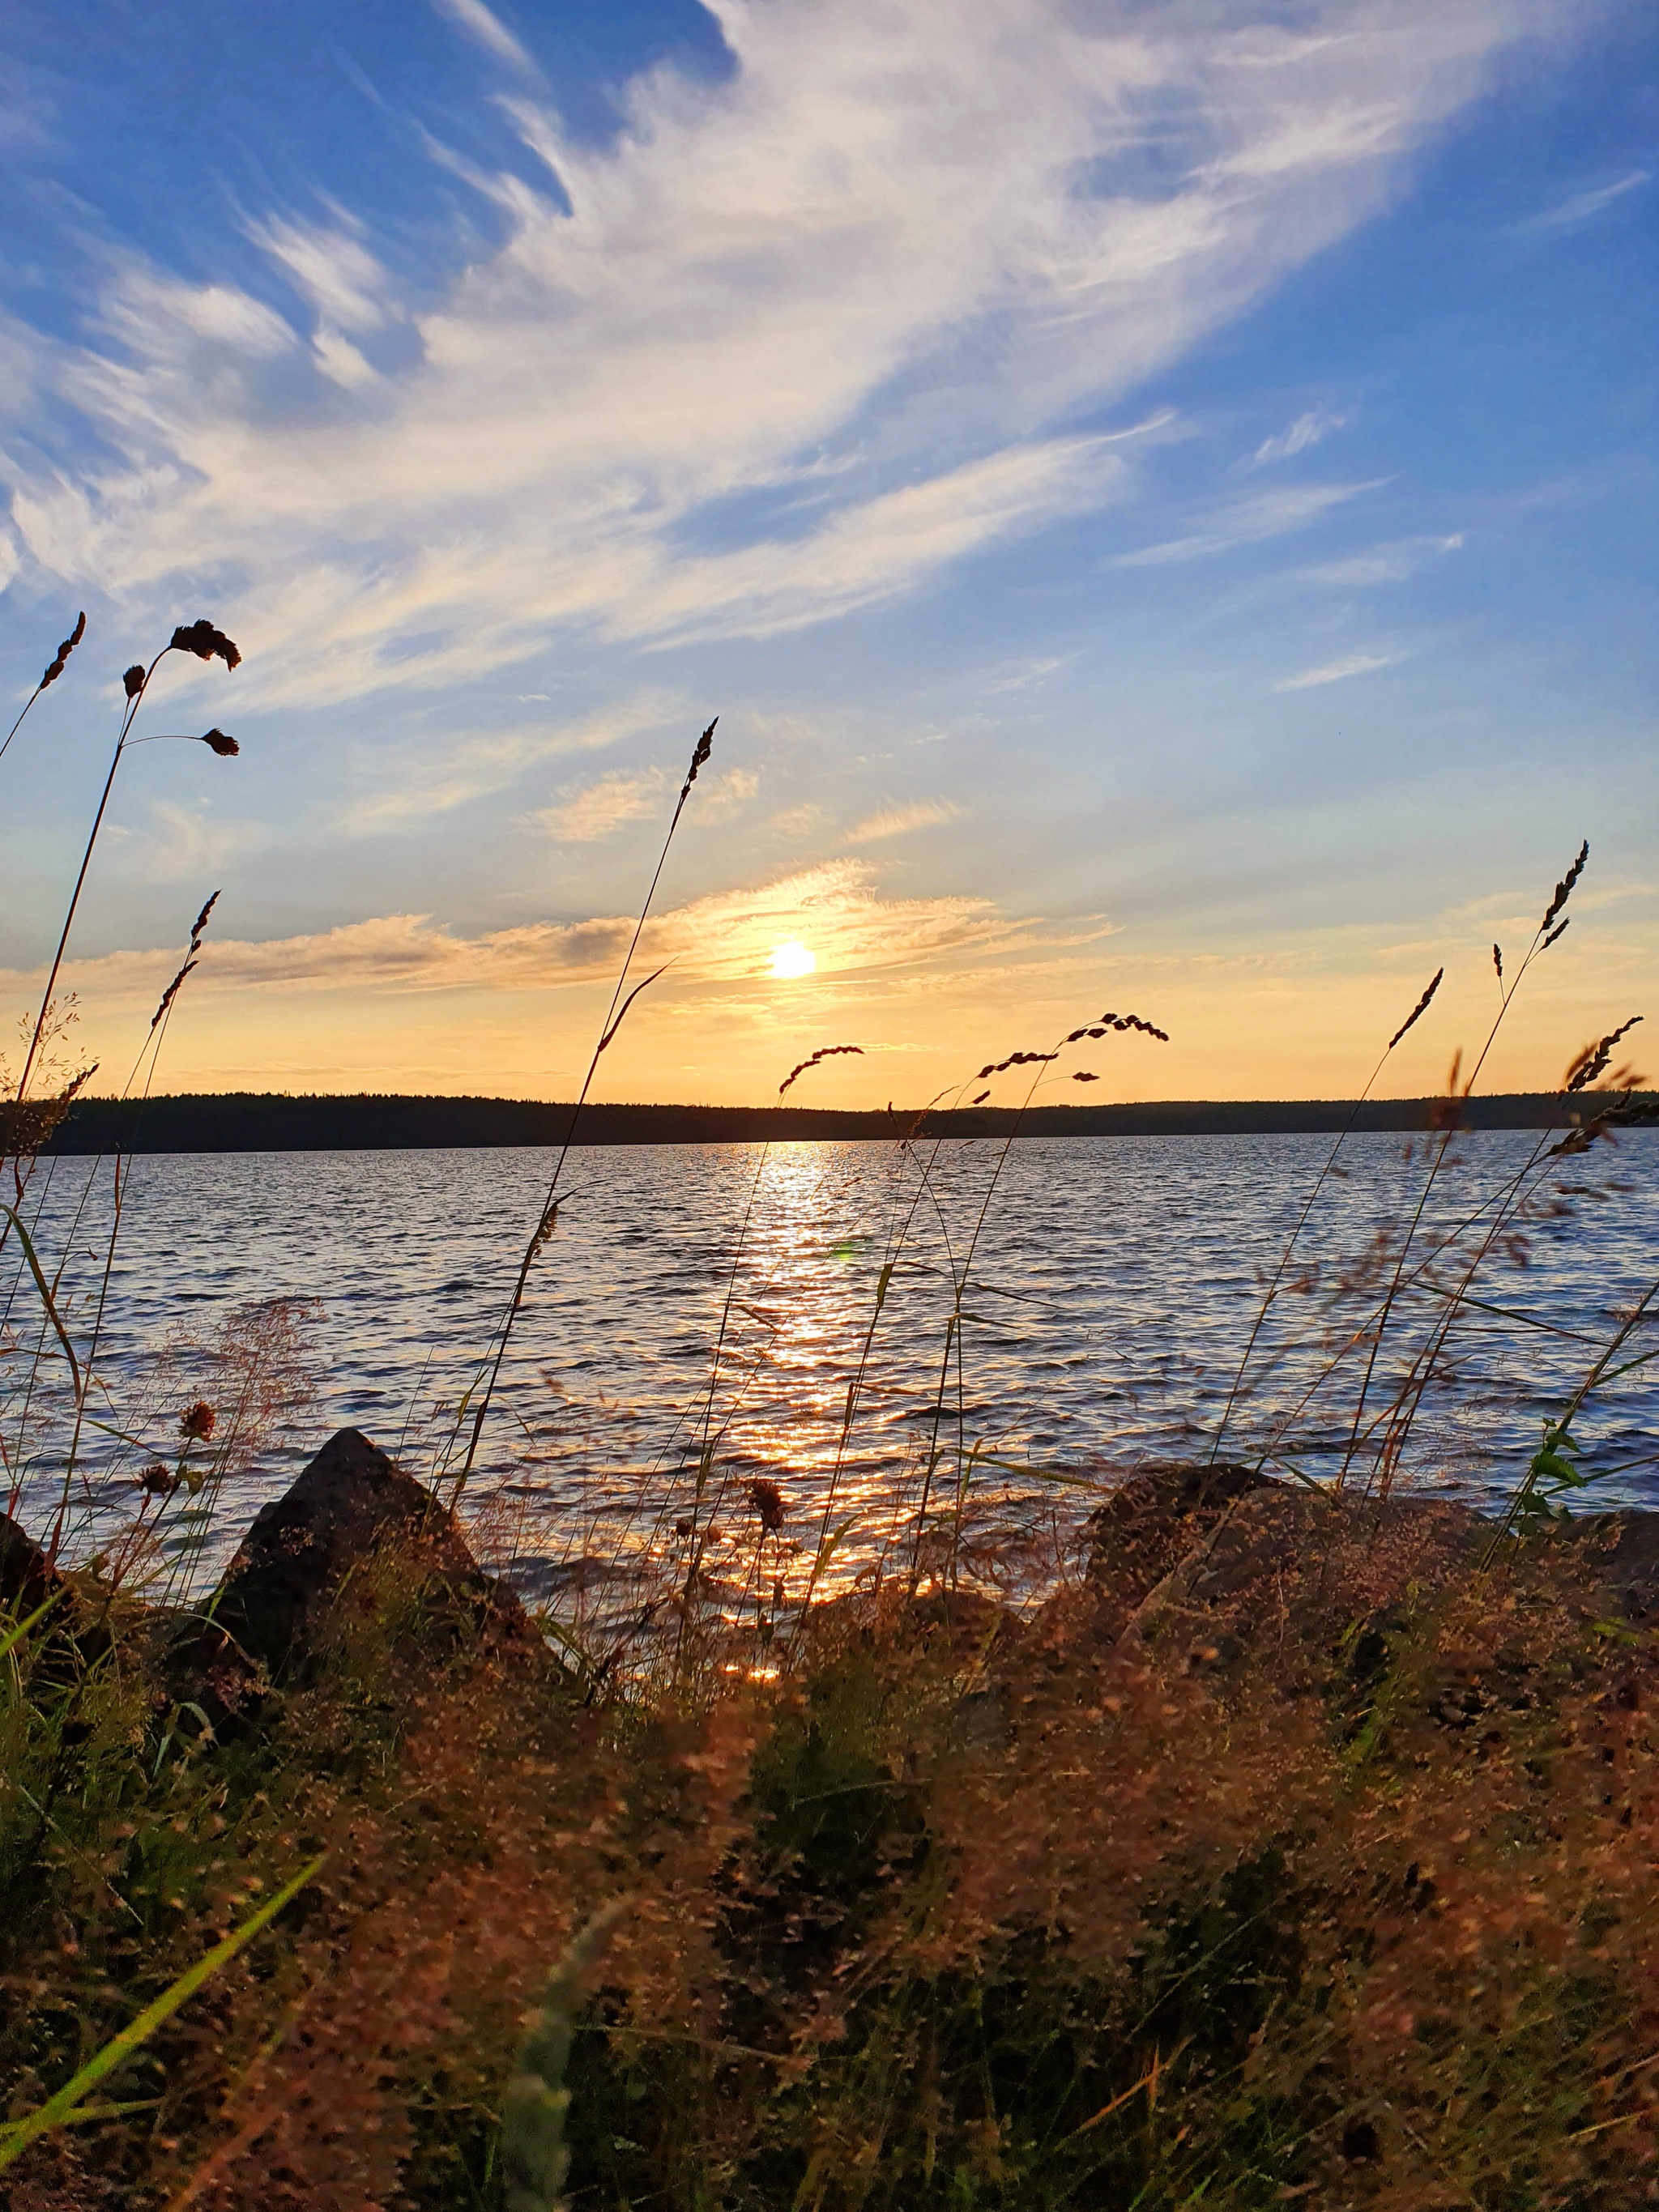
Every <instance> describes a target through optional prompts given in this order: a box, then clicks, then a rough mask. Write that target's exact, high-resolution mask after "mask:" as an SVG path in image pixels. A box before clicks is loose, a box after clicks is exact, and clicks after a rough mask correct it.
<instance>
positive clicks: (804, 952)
mask: <svg viewBox="0 0 1659 2212" xmlns="http://www.w3.org/2000/svg"><path fill="white" fill-rule="evenodd" d="M817 964H818V956H817V953H816V952H814V951H813V950H812V948H811V945H803V944H802V943H801V941H800V939H799V938H798V937H792V938H790V939H787V942H786V943H784V944H782V945H774V946H773V947H772V973H773V974H774V975H780V976H782V977H784V978H785V979H786V980H787V981H793V980H794V978H795V977H796V976H798V975H811V973H812V971H813V970H814V969H816V968H817Z"/></svg>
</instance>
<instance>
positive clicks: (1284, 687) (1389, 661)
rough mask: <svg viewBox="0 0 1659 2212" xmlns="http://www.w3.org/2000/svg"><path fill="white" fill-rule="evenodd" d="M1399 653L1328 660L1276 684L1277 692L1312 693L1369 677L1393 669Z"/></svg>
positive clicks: (1352, 655) (1366, 654)
mask: <svg viewBox="0 0 1659 2212" xmlns="http://www.w3.org/2000/svg"><path fill="white" fill-rule="evenodd" d="M1403 658H1404V656H1403V654H1401V653H1348V654H1346V656H1345V657H1344V658H1343V659H1340V660H1327V661H1325V662H1323V663H1322V665H1320V666H1319V667H1317V668H1304V670H1303V671H1302V673H1301V674H1300V675H1299V676H1287V677H1285V679H1284V681H1283V682H1282V683H1280V684H1274V686H1273V690H1275V691H1312V690H1316V688H1317V687H1318V686H1319V685H1320V684H1340V683H1342V682H1343V681H1345V679H1346V678H1348V677H1350V676H1369V675H1370V673H1371V671H1373V669H1377V668H1392V667H1393V666H1394V665H1395V661H1397V660H1400V659H1403Z"/></svg>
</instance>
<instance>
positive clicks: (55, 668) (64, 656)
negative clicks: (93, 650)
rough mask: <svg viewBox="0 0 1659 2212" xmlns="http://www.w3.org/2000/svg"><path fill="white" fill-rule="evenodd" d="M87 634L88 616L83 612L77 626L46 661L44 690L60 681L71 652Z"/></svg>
mask: <svg viewBox="0 0 1659 2212" xmlns="http://www.w3.org/2000/svg"><path fill="white" fill-rule="evenodd" d="M86 634H87V618H86V616H85V615H84V614H82V616H81V617H80V618H79V619H78V620H77V622H76V625H75V628H74V629H72V630H71V631H70V634H69V635H68V636H67V637H66V638H65V639H64V642H63V643H62V644H61V645H60V646H59V647H58V650H57V652H56V653H54V654H53V655H52V659H50V660H49V661H48V662H47V663H46V674H45V675H44V676H43V677H42V678H40V689H41V690H43V691H44V690H46V686H47V684H55V683H56V682H57V681H58V678H59V677H60V676H61V675H62V674H63V672H64V669H65V668H66V667H67V665H69V657H70V653H73V652H74V650H75V648H76V646H77V645H79V644H80V642H81V641H82V638H83V637H84V636H85V635H86Z"/></svg>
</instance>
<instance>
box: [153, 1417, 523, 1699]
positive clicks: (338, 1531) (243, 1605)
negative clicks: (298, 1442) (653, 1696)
mask: <svg viewBox="0 0 1659 2212" xmlns="http://www.w3.org/2000/svg"><path fill="white" fill-rule="evenodd" d="M392 1554H395V1555H396V1556H397V1558H398V1560H399V1562H400V1563H401V1565H402V1566H403V1568H404V1570H406V1572H407V1581H406V1583H405V1584H404V1595H405V1596H406V1598H407V1600H408V1603H407V1604H406V1605H405V1606H404V1608H403V1620H404V1623H405V1624H406V1625H407V1633H409V1634H410V1636H411V1637H416V1638H419V1639H421V1640H422V1641H423V1642H424V1643H426V1644H428V1645H430V1646H442V1645H445V1644H447V1645H448V1646H449V1647H450V1648H453V1646H454V1645H455V1644H457V1643H459V1641H460V1640H461V1639H462V1638H465V1637H469V1636H470V1637H477V1638H480V1639H481V1640H482V1642H483V1644H486V1645H487V1646H488V1647H489V1648H490V1649H491V1650H492V1651H494V1652H495V1653H496V1654H498V1655H500V1656H516V1657H518V1658H520V1659H521V1660H524V1661H526V1662H536V1663H538V1664H539V1665H543V1666H545V1667H546V1668H548V1669H549V1670H550V1671H554V1670H556V1661H555V1660H554V1659H553V1657H552V1655H551V1654H550V1652H549V1651H548V1650H547V1647H546V1645H545V1644H544V1642H543V1640H542V1638H541V1637H540V1636H539V1635H538V1633H537V1631H536V1629H535V1627H534V1626H533V1625H532V1621H531V1620H530V1617H529V1615H528V1614H527V1613H526V1612H525V1609H524V1607H522V1606H521V1605H520V1602H519V1601H518V1599H517V1598H516V1597H514V1596H513V1593H512V1591H511V1590H509V1589H507V1588H506V1587H505V1585H504V1584H502V1583H498V1582H497V1581H496V1580H495V1578H494V1577H493V1576H490V1575H487V1574H486V1573H485V1572H484V1571H483V1568H482V1567H480V1566H479V1565H478V1563H477V1560H476V1559H474V1558H473V1556H472V1554H471V1551H470V1550H469V1549H468V1548H467V1545H466V1541H465V1538H464V1537H463V1535H462V1534H461V1532H460V1529H459V1526H458V1524H457V1522H456V1520H455V1516H454V1515H453V1513H452V1512H450V1511H449V1510H448V1508H447V1507H446V1506H444V1505H441V1504H440V1503H439V1502H438V1500H437V1499H436V1498H435V1497H434V1496H433V1495H432V1493H431V1492H429V1491H428V1490H427V1489H426V1488H425V1487H424V1486H422V1484H420V1483H418V1482H417V1481H416V1480H415V1478H414V1476H413V1475H410V1474H404V1471H403V1469H402V1468H399V1467H398V1466H396V1465H395V1464H394V1463H393V1462H392V1460H390V1459H389V1458H388V1457H387V1456H386V1453H384V1452H383V1451H380V1449H377V1447H376V1446H375V1445H374V1444H372V1443H370V1442H369V1440H368V1437H365V1436H363V1435H362V1433H361V1432H360V1431H358V1430H356V1429H341V1430H340V1431H338V1432H337V1434H336V1435H334V1436H333V1437H330V1439H329V1441H328V1443H325V1445H324V1446H323V1449H321V1451H319V1453H318V1455H317V1456H316V1458H315V1459H313V1461H312V1462H311V1464H310V1466H309V1467H307V1468H306V1469H305V1471H304V1472H303V1474H301V1475H300V1476H299V1477H298V1479H297V1480H295V1483H294V1485H293V1486H292V1487H291V1488H290V1489H289V1491H288V1492H286V1493H285V1494H284V1495H283V1497H282V1498H278V1499H276V1501H275V1502H274V1503H272V1504H269V1505H265V1506H263V1507H262V1508H261V1509H260V1510H259V1512H258V1515H257V1516H255V1519H254V1522H253V1526H252V1528H250V1529H249V1531H248V1533H247V1534H246V1537H245V1538H244V1539H243V1541H242V1543H241V1546H240V1548H239V1550H238V1551H237V1553H236V1555H235V1557H234V1559H232V1561H231V1563H230V1565H229V1567H228V1569H227V1570H226V1573H225V1578H224V1580H223V1582H222V1583H221V1585H220V1588H219V1591H218V1595H217V1597H216V1600H215V1601H214V1603H213V1605H212V1607H210V1615H211V1620H212V1622H213V1629H214V1632H215V1637H214V1638H212V1639H210V1640H215V1641H216V1651H215V1652H214V1653H211V1654H210V1652H209V1651H208V1650H206V1648H205V1646H204V1648H203V1649H202V1650H200V1651H199V1652H198V1653H197V1655H196V1656H197V1658H198V1659H199V1660H201V1661H212V1660H214V1659H216V1660H217V1661H218V1662H220V1663H224V1662H225V1661H226V1658H227V1655H228V1652H229V1651H230V1650H234V1651H235V1652H236V1653H238V1654H240V1655H244V1656H245V1658H246V1661H251V1662H253V1664H254V1665H256V1666H258V1668H263V1669H264V1672H265V1674H267V1675H268V1676H269V1677H270V1680H273V1681H283V1680H293V1679H295V1677H296V1676H297V1675H299V1674H302V1673H303V1671H304V1668H305V1666H306V1664H307V1661H308V1660H309V1659H310V1658H311V1657H312V1656H313V1654H314V1652H315V1650H316V1649H317V1646H318V1644H319V1638H321V1636H322V1634H323V1632H324V1629H325V1623H326V1622H327V1621H328V1620H331V1619H332V1618H334V1617H336V1613H337V1607H338V1605H339V1604H340V1602H341V1601H342V1600H343V1599H345V1598H347V1597H348V1595H349V1589H350V1586H351V1585H352V1583H354V1581H355V1582H356V1583H358V1584H359V1585H360V1586H361V1588H362V1590H363V1595H364V1602H365V1606H366V1607H372V1606H373V1604H374V1601H375V1599H374V1585H373V1580H372V1577H371V1574H370V1570H372V1569H373V1567H374V1565H375V1563H376V1562H377V1561H381V1560H384V1559H386V1558H387V1556H388V1555H392Z"/></svg>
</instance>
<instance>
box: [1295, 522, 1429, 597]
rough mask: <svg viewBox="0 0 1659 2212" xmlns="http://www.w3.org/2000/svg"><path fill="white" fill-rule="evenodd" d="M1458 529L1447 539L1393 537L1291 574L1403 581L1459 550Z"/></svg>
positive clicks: (1313, 579) (1356, 582)
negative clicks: (1360, 550)
mask: <svg viewBox="0 0 1659 2212" xmlns="http://www.w3.org/2000/svg"><path fill="white" fill-rule="evenodd" d="M1463 544H1464V538H1463V534H1462V532H1461V531H1457V532H1453V534H1452V535H1451V536H1450V537H1448V538H1393V539H1391V540H1390V541H1389V543H1388V544H1384V545H1372V546H1370V547H1369V548H1368V549H1367V550H1365V551H1364V552H1363V553H1350V554H1346V555H1345V556H1343V558H1342V559H1341V560H1340V561H1321V562H1316V563H1315V564H1314V565H1313V566H1311V567H1310V568H1298V569H1297V570H1296V571H1295V574H1297V576H1298V577H1299V578H1302V579H1304V580H1306V581H1307V582H1309V583H1315V584H1335V585H1339V586H1352V587H1353V588H1356V589H1358V588H1360V587H1362V586H1365V585H1367V584H1403V583H1404V582H1405V581H1406V580H1407V577H1408V576H1414V575H1415V574H1417V572H1418V570H1419V568H1423V567H1424V566H1425V564H1426V563H1427V562H1431V561H1436V560H1439V559H1440V558H1442V557H1443V556H1444V555H1445V554H1448V553H1456V552H1459V551H1461V550H1462V546H1463Z"/></svg>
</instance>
